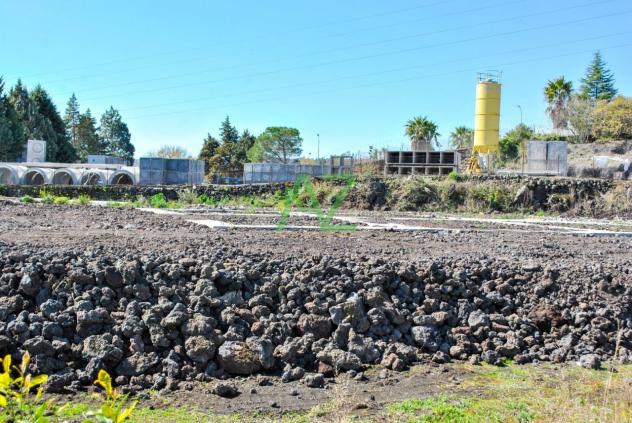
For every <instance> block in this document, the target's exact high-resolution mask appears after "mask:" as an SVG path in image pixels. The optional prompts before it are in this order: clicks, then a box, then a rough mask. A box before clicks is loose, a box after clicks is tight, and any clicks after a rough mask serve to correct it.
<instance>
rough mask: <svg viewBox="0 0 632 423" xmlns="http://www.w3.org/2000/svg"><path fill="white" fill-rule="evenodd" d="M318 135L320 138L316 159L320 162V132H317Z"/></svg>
mask: <svg viewBox="0 0 632 423" xmlns="http://www.w3.org/2000/svg"><path fill="white" fill-rule="evenodd" d="M316 137H317V138H318V150H317V152H316V159H317V160H318V163H320V134H316Z"/></svg>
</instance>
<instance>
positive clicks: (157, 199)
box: [149, 192, 168, 209]
mask: <svg viewBox="0 0 632 423" xmlns="http://www.w3.org/2000/svg"><path fill="white" fill-rule="evenodd" d="M149 204H150V205H151V206H152V207H153V208H155V209H165V208H167V206H168V204H167V197H165V194H163V193H162V192H159V193H158V194H155V195H152V196H151V197H150V198H149Z"/></svg>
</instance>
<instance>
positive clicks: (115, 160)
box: [88, 154, 127, 165]
mask: <svg viewBox="0 0 632 423" xmlns="http://www.w3.org/2000/svg"><path fill="white" fill-rule="evenodd" d="M88 163H89V164H104V165H126V164H127V162H126V161H125V159H121V158H120V157H114V156H105V155H102V154H89V155H88Z"/></svg>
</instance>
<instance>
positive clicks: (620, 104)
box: [593, 96, 632, 140]
mask: <svg viewBox="0 0 632 423" xmlns="http://www.w3.org/2000/svg"><path fill="white" fill-rule="evenodd" d="M594 118H595V122H594V125H593V133H594V135H595V138H597V139H601V140H621V139H631V138H632V97H623V96H618V97H615V98H614V99H613V100H612V101H605V100H602V101H599V102H598V103H597V107H596V108H595V111H594Z"/></svg>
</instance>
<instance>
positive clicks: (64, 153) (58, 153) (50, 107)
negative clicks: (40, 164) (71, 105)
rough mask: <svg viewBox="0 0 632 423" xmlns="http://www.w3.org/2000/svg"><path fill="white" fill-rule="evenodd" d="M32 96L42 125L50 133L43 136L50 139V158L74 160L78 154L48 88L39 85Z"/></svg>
mask: <svg viewBox="0 0 632 423" xmlns="http://www.w3.org/2000/svg"><path fill="white" fill-rule="evenodd" d="M30 98H31V101H32V102H33V106H34V108H35V111H36V113H37V114H39V115H40V116H41V118H40V120H41V122H42V123H41V125H42V126H43V127H45V128H46V129H45V131H46V132H47V133H48V134H47V135H43V138H41V139H44V140H46V141H48V143H47V147H46V148H47V155H48V160H49V161H56V162H62V163H70V162H74V161H75V160H76V159H77V154H76V151H75V149H74V148H73V146H72V144H71V143H70V142H69V141H68V138H67V136H66V125H65V124H64V121H63V119H62V117H61V115H60V114H59V112H58V111H57V107H56V106H55V104H54V103H53V101H52V100H51V98H50V96H49V95H48V93H47V92H46V90H44V89H43V88H42V87H41V86H40V85H38V86H37V87H35V89H34V90H33V91H31V94H30ZM50 144H52V145H50Z"/></svg>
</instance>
